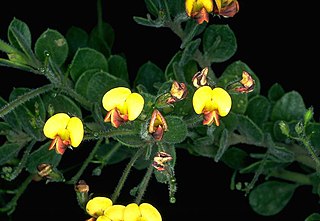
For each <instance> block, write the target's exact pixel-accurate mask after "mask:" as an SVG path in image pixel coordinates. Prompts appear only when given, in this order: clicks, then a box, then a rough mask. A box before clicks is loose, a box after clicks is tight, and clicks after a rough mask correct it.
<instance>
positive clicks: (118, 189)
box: [111, 148, 144, 203]
mask: <svg viewBox="0 0 320 221" xmlns="http://www.w3.org/2000/svg"><path fill="white" fill-rule="evenodd" d="M143 151H144V148H139V149H138V151H137V152H136V153H135V154H134V155H133V156H132V158H131V160H130V161H129V163H128V164H127V166H126V168H125V169H124V171H123V174H122V176H121V178H120V180H119V182H118V185H117V187H116V188H115V191H114V193H113V194H112V197H111V200H112V202H113V203H115V202H116V200H117V199H118V197H119V195H120V192H121V190H122V187H123V186H124V183H125V181H126V179H127V178H128V175H129V173H130V171H131V168H132V167H133V165H134V163H135V162H136V160H137V159H138V158H139V157H140V156H141V154H142V153H143Z"/></svg>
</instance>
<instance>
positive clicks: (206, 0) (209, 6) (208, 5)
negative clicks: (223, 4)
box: [202, 0, 217, 13]
mask: <svg viewBox="0 0 320 221" xmlns="http://www.w3.org/2000/svg"><path fill="white" fill-rule="evenodd" d="M212 1H213V0H202V4H203V7H204V8H205V9H206V11H207V12H208V13H210V12H212V11H213V2H212ZM216 2H217V1H216Z"/></svg>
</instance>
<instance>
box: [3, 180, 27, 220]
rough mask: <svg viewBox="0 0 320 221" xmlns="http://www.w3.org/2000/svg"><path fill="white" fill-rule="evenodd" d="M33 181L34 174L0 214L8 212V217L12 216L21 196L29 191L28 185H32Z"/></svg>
mask: <svg viewBox="0 0 320 221" xmlns="http://www.w3.org/2000/svg"><path fill="white" fill-rule="evenodd" d="M32 179H33V174H30V175H29V176H28V177H27V178H26V180H25V181H24V182H23V183H22V184H21V185H20V186H19V188H18V189H17V190H16V191H15V193H16V195H14V197H12V199H11V200H10V202H9V203H7V204H6V206H5V207H3V208H0V212H7V214H8V215H10V214H12V213H13V212H14V210H15V207H16V205H17V202H18V200H19V198H20V196H21V195H22V194H23V193H24V191H25V190H26V189H27V187H28V185H29V184H30V183H31V181H32Z"/></svg>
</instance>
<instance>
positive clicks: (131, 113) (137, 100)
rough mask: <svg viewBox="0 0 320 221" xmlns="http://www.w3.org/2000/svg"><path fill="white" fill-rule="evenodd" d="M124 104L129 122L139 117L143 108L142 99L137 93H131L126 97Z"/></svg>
mask: <svg viewBox="0 0 320 221" xmlns="http://www.w3.org/2000/svg"><path fill="white" fill-rule="evenodd" d="M126 103H127V107H128V117H129V120H130V121H132V120H135V119H136V118H137V117H138V116H139V115H140V113H141V112H142V109H143V107H144V99H143V97H142V96H141V95H140V94H138V93H132V94H130V95H129V96H128V98H127V100H126Z"/></svg>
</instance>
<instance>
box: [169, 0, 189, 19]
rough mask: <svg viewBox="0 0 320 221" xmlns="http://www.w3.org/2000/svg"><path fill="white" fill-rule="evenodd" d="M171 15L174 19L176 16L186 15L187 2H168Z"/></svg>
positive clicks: (176, 0)
mask: <svg viewBox="0 0 320 221" xmlns="http://www.w3.org/2000/svg"><path fill="white" fill-rule="evenodd" d="M167 3H168V6H169V10H170V14H171V16H172V17H175V16H184V17H186V14H185V6H184V5H185V0H175V1H167Z"/></svg>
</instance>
